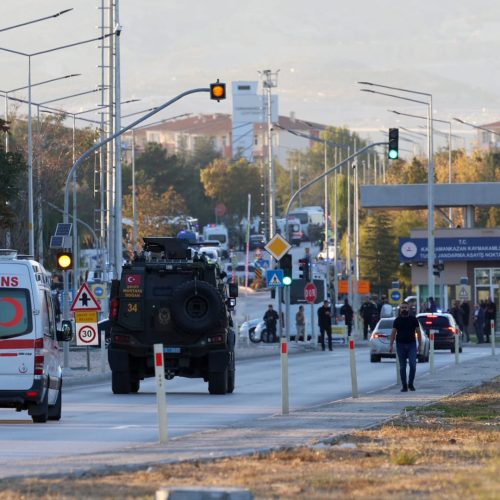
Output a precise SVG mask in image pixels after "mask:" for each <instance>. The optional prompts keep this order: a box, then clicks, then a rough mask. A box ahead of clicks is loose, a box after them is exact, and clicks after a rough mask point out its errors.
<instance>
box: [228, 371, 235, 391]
mask: <svg viewBox="0 0 500 500" xmlns="http://www.w3.org/2000/svg"><path fill="white" fill-rule="evenodd" d="M235 375H236V373H235V371H234V369H233V370H229V372H228V374H227V393H228V394H232V393H233V392H234V379H235Z"/></svg>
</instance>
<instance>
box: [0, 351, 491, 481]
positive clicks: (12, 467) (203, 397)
mask: <svg viewBox="0 0 500 500" xmlns="http://www.w3.org/2000/svg"><path fill="white" fill-rule="evenodd" d="M488 349H489V348H488V346H484V347H483V346H474V347H473V348H470V349H467V348H465V349H464V353H463V355H462V356H461V363H465V362H467V360H469V361H473V360H478V359H480V358H481V357H484V356H487V355H488V352H489V351H488ZM295 350H297V351H299V350H301V348H300V347H299V348H296V347H294V346H292V347H291V351H292V354H291V355H290V356H289V377H290V382H289V387H290V411H291V413H294V412H301V411H308V410H310V409H312V408H318V407H321V405H325V404H331V403H332V402H334V401H342V400H346V399H349V398H350V396H351V379H350V368H349V356H348V350H347V349H346V348H345V347H339V348H337V349H335V350H334V352H332V353H330V352H328V351H327V352H322V351H310V352H294V351H295ZM256 354H257V355H258V356H257V357H250V358H247V359H240V360H238V362H237V379H236V389H235V392H234V394H231V395H225V396H213V395H209V394H208V391H207V384H206V383H204V382H203V381H201V380H198V379H193V380H190V379H183V378H176V379H174V380H172V381H168V382H167V408H168V432H169V438H170V439H179V438H187V437H189V438H191V439H192V438H193V437H194V436H197V435H199V434H200V433H201V434H202V435H203V433H204V432H207V431H214V430H216V429H229V428H234V427H247V426H249V425H250V426H252V425H254V424H255V423H256V422H265V421H266V419H269V418H272V417H273V416H278V415H280V414H281V369H280V356H279V353H278V348H277V346H276V345H261V346H259V348H258V349H257V352H256ZM356 358H357V373H358V387H359V392H360V394H364V395H370V394H372V393H376V392H377V391H381V390H385V389H387V388H392V390H393V392H394V393H395V394H397V393H399V390H398V389H397V388H396V387H395V383H396V367H395V362H394V361H392V360H386V361H383V362H382V363H377V364H372V363H370V362H369V355H368V349H367V347H362V348H360V349H358V350H357V356H356ZM454 364H455V360H454V356H453V355H451V354H450V353H449V352H439V351H438V352H437V353H436V369H437V370H436V376H435V380H437V381H439V379H440V376H441V374H443V373H445V372H446V371H447V370H448V369H450V368H453V367H454ZM428 370H429V366H428V364H419V365H418V367H417V379H416V386H417V390H418V388H419V382H420V379H428V378H429V377H428V376H427V373H428ZM438 383H439V382H438ZM157 440H158V427H157V411H156V397H155V387H154V379H148V380H147V381H144V382H143V383H142V384H141V389H140V392H139V393H138V394H130V395H113V394H112V393H111V387H110V383H109V381H106V382H101V383H90V384H85V385H80V386H72V387H66V388H65V390H64V398H63V418H62V420H61V421H60V422H49V423H47V424H33V423H31V420H30V419H28V416H27V413H26V412H22V413H15V412H14V411H13V410H0V448H1V449H2V454H1V456H0V471H2V470H3V471H11V473H12V471H17V472H26V471H25V470H24V469H23V467H24V465H25V464H26V462H29V463H30V469H31V472H35V471H36V470H38V469H37V467H38V465H33V464H42V463H43V462H44V461H45V460H51V459H55V458H58V457H60V458H62V457H68V456H71V457H73V461H74V460H76V461H78V457H82V460H84V461H85V460H88V457H89V456H92V455H93V454H102V453H112V454H114V455H120V454H122V453H123V451H124V450H126V449H130V448H131V447H134V448H135V447H143V446H150V445H154V444H155V443H156V442H157ZM33 461H34V462H33ZM64 461H65V460H61V463H64ZM1 476H2V473H1V472H0V477H1Z"/></svg>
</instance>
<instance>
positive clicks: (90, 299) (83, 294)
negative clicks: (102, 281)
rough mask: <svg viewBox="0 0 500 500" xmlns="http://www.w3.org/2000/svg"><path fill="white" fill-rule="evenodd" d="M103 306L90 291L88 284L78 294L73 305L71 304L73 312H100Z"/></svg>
mask: <svg viewBox="0 0 500 500" xmlns="http://www.w3.org/2000/svg"><path fill="white" fill-rule="evenodd" d="M100 310H101V306H100V305H99V302H97V299H96V298H95V297H94V294H93V293H92V292H91V291H90V288H89V287H88V285H87V283H84V284H83V285H82V286H81V287H80V290H78V293H77V294H76V297H75V299H74V300H73V303H72V304H71V309H70V311H71V312H75V311H100Z"/></svg>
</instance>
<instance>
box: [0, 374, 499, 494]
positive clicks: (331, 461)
mask: <svg viewBox="0 0 500 500" xmlns="http://www.w3.org/2000/svg"><path fill="white" fill-rule="evenodd" d="M499 394H500V378H497V379H496V380H494V381H492V382H491V383H488V384H485V385H484V386H482V387H481V388H479V389H477V390H475V391H473V392H470V393H465V394H461V395H458V396H455V397H451V398H448V399H446V400H445V401H442V402H440V403H439V404H438V405H434V406H430V407H427V408H421V409H415V410H413V411H408V412H405V415H403V416H401V417H400V418H398V419H396V420H395V421H393V422H392V423H391V424H390V425H384V426H381V427H379V428H376V429H371V430H367V431H360V432H357V433H355V434H352V435H350V436H346V437H344V438H343V439H342V440H339V441H335V442H332V443H331V444H330V445H327V446H322V447H317V448H313V449H311V448H296V449H288V450H283V451H279V452H273V453H268V454H262V455H253V456H249V457H239V458H231V459H223V460H214V461H210V462H189V463H180V464H174V465H165V466H158V467H156V468H153V469H149V470H148V471H140V472H133V473H123V474H113V475H109V476H99V475H93V476H86V477H83V478H62V479H51V480H46V479H37V478H33V479H25V480H19V481H16V482H15V484H12V483H11V482H6V481H0V498H2V499H15V500H18V499H21V498H42V499H43V498H78V499H84V498H92V499H98V498H120V499H125V498H154V492H155V491H156V490H157V489H158V488H159V487H161V486H207V487H208V486H218V487H224V486H231V487H242V488H248V489H250V490H251V491H252V492H253V494H254V495H255V498H263V499H268V498H269V499H271V498H287V499H288V498H300V499H303V498H306V499H331V498H349V499H358V498H361V499H370V500H371V499H384V500H385V499H389V500H390V499H399V498H405V499H406V498H410V499H411V498H419V499H421V498H444V497H446V498H447V500H451V499H455V498H456V499H460V500H463V499H482V500H488V499H491V500H493V499H498V498H499V496H500V495H499V491H500V456H499V449H500V446H499V428H500V412H499V410H500V398H499Z"/></svg>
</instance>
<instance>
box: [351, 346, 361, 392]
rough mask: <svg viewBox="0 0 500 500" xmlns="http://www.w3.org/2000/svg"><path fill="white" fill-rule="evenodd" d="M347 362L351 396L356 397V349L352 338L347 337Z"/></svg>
mask: <svg viewBox="0 0 500 500" xmlns="http://www.w3.org/2000/svg"><path fill="white" fill-rule="evenodd" d="M349 364H350V365H351V386H352V397H353V398H357V397H359V395H358V376H357V374H356V351H355V344H354V339H352V338H351V339H349Z"/></svg>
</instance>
